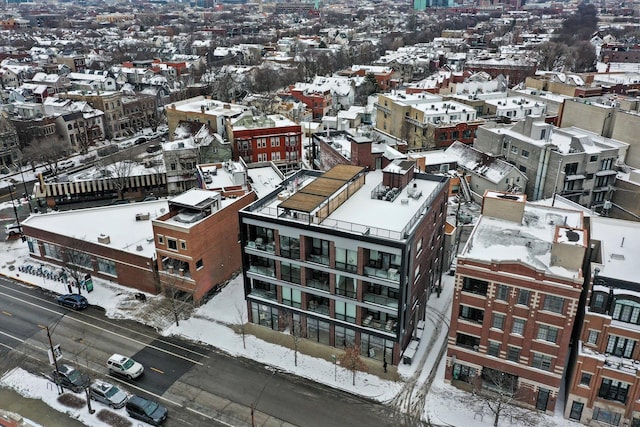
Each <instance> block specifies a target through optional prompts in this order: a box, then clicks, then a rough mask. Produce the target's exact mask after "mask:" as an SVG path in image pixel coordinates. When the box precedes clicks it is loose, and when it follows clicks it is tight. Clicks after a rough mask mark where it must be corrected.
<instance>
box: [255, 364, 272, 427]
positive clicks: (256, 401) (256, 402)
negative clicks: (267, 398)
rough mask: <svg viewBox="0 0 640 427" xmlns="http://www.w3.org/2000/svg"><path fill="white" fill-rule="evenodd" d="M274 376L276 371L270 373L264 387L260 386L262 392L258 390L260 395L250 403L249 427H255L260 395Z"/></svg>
mask: <svg viewBox="0 0 640 427" xmlns="http://www.w3.org/2000/svg"><path fill="white" fill-rule="evenodd" d="M275 374H276V371H275V370H273V371H272V372H271V376H270V377H269V378H268V379H267V380H266V381H265V382H264V385H263V386H262V390H260V393H259V394H258V397H256V400H254V401H253V402H251V427H256V420H255V410H256V408H257V407H258V402H260V398H261V397H262V393H264V390H265V389H266V388H267V384H269V381H270V380H271V378H273V376H274V375H275Z"/></svg>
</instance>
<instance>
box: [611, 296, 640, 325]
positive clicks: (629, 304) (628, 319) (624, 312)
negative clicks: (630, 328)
mask: <svg viewBox="0 0 640 427" xmlns="http://www.w3.org/2000/svg"><path fill="white" fill-rule="evenodd" d="M612 317H613V318H614V319H615V320H619V321H621V322H625V323H633V324H636V325H637V324H639V323H640V322H638V319H639V318H640V303H638V302H636V301H633V300H624V299H621V300H617V301H616V303H615V306H614V308H613V316H612Z"/></svg>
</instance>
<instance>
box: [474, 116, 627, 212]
mask: <svg viewBox="0 0 640 427" xmlns="http://www.w3.org/2000/svg"><path fill="white" fill-rule="evenodd" d="M476 135H477V138H476V141H475V142H474V144H473V146H474V148H476V149H478V150H481V151H483V152H485V153H490V154H492V155H494V156H502V157H504V159H505V160H506V161H508V162H509V163H512V164H514V165H516V166H517V167H518V169H520V171H522V172H524V173H525V174H526V175H527V180H528V186H527V191H526V194H527V197H528V198H529V200H539V199H544V198H551V197H553V196H554V194H559V195H561V196H563V197H565V198H567V199H569V200H571V201H572V202H576V203H578V204H580V205H582V206H586V207H589V208H592V207H600V206H603V205H604V202H605V201H606V200H608V199H610V197H611V196H610V194H609V193H610V192H611V186H613V184H614V182H615V177H616V174H617V170H616V165H617V164H618V162H624V159H625V156H626V152H627V149H628V147H629V144H627V143H625V142H621V141H616V140H613V139H608V138H603V137H601V136H600V135H598V134H594V133H593V132H589V131H586V130H584V129H579V128H575V127H570V128H558V127H555V126H553V125H552V124H549V123H546V122H545V121H544V118H543V117H540V116H527V117H526V118H525V119H524V120H521V121H519V122H517V123H516V124H513V125H496V124H494V123H488V124H486V125H484V126H480V127H479V128H478V129H477V133H476Z"/></svg>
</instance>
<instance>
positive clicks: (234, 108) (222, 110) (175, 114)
mask: <svg viewBox="0 0 640 427" xmlns="http://www.w3.org/2000/svg"><path fill="white" fill-rule="evenodd" d="M247 109H248V107H245V106H242V105H237V104H230V103H224V102H221V101H216V100H213V99H209V98H205V97H204V96H196V97H194V98H189V99H185V100H184V101H178V102H173V103H171V105H169V106H168V107H167V108H166V110H165V114H166V115H167V124H168V126H169V138H173V134H174V132H175V130H176V128H177V127H178V126H179V125H180V124H181V122H197V123H203V124H206V125H207V126H208V127H209V129H211V130H212V131H213V132H215V133H218V134H219V135H220V136H221V137H222V138H223V139H225V140H228V138H229V135H228V134H227V128H226V121H227V120H231V119H233V118H235V117H238V116H240V115H241V114H242V113H243V112H245V111H246V110H247Z"/></svg>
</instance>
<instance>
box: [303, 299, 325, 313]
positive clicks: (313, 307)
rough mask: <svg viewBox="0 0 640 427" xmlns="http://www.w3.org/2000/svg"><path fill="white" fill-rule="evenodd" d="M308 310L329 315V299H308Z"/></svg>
mask: <svg viewBox="0 0 640 427" xmlns="http://www.w3.org/2000/svg"><path fill="white" fill-rule="evenodd" d="M307 310H308V311H313V312H314V313H320V314H324V315H325V316H328V315H329V300H328V299H323V300H322V301H318V300H314V299H312V300H310V301H309V304H308V305H307Z"/></svg>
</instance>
